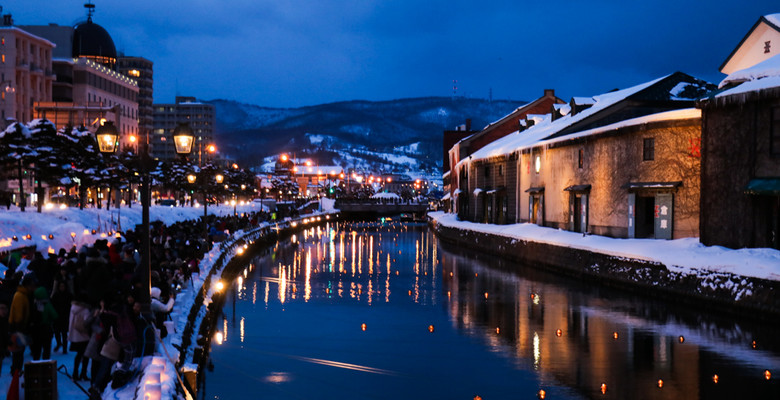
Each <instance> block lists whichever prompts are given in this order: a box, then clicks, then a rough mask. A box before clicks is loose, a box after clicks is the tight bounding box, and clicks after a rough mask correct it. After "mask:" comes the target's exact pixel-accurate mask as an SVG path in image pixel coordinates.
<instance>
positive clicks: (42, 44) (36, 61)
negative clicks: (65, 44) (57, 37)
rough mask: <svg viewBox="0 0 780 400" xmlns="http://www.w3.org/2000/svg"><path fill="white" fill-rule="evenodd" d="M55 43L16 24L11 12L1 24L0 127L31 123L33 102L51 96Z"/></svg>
mask: <svg viewBox="0 0 780 400" xmlns="http://www.w3.org/2000/svg"><path fill="white" fill-rule="evenodd" d="M54 48H55V44H54V43H53V42H51V41H49V40H47V39H45V38H44V37H41V36H38V35H35V34H34V33H31V32H29V31H25V30H23V29H19V28H18V27H16V26H14V24H13V18H12V17H11V14H6V15H3V24H2V26H0V117H2V122H0V127H2V128H5V127H6V126H8V125H9V124H11V123H13V122H15V121H19V122H29V121H30V120H32V119H33V118H34V111H33V103H35V102H38V101H49V100H51V98H52V82H53V81H54V73H53V71H52V51H53V49H54Z"/></svg>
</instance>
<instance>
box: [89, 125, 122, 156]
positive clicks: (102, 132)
mask: <svg viewBox="0 0 780 400" xmlns="http://www.w3.org/2000/svg"><path fill="white" fill-rule="evenodd" d="M118 137H119V131H117V129H116V126H114V123H113V122H112V121H105V122H104V123H102V124H101V125H100V127H99V128H98V129H97V132H95V138H96V139H97V142H98V149H99V150H100V152H101V153H106V154H110V153H114V152H116V149H117V147H119V146H117V144H118V143H117V138H118Z"/></svg>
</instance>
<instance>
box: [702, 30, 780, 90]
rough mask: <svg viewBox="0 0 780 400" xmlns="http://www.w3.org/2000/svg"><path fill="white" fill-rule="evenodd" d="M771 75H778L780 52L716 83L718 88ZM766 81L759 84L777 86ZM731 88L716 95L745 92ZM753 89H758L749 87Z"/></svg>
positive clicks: (770, 76) (779, 72) (779, 74)
mask: <svg viewBox="0 0 780 400" xmlns="http://www.w3.org/2000/svg"><path fill="white" fill-rule="evenodd" d="M778 15H780V14H778ZM773 77H775V78H776V77H780V54H778V55H776V56H773V57H770V58H768V59H766V60H764V61H761V62H760V63H758V64H756V65H754V66H752V67H749V68H745V69H742V70H739V71H735V72H732V73H731V74H730V75H729V76H727V77H726V79H724V80H723V81H722V82H721V83H720V85H718V87H719V88H723V87H725V86H727V85H729V84H734V83H737V84H739V83H743V82H752V81H758V80H762V79H765V78H773ZM766 83H767V82H764V85H760V86H764V87H765V88H768V87H774V86H777V85H774V86H767V85H766ZM741 86H742V85H740V86H737V87H736V88H734V89H739V88H740V87H741ZM751 87H756V85H752V86H751ZM732 90H733V89H731V90H727V91H725V92H722V93H719V94H718V95H717V96H716V97H721V96H728V95H729V94H735V93H741V92H745V90H738V91H734V92H732ZM753 90H758V89H751V90H750V91H753ZM729 92H731V93H729ZM726 93H729V94H726Z"/></svg>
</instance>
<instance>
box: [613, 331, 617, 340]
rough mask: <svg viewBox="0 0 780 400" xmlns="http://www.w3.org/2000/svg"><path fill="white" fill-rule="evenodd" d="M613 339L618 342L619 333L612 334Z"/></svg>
mask: <svg viewBox="0 0 780 400" xmlns="http://www.w3.org/2000/svg"><path fill="white" fill-rule="evenodd" d="M612 337H613V338H615V340H617V338H618V333H617V332H612Z"/></svg>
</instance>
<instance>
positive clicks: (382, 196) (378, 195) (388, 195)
mask: <svg viewBox="0 0 780 400" xmlns="http://www.w3.org/2000/svg"><path fill="white" fill-rule="evenodd" d="M371 198H372V199H400V198H401V196H399V195H397V194H395V193H388V192H379V193H375V194H373V195H372V196H371Z"/></svg>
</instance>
